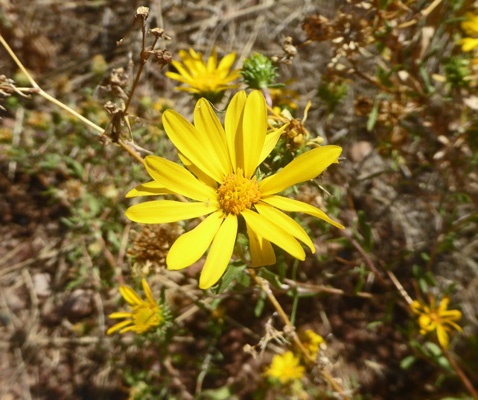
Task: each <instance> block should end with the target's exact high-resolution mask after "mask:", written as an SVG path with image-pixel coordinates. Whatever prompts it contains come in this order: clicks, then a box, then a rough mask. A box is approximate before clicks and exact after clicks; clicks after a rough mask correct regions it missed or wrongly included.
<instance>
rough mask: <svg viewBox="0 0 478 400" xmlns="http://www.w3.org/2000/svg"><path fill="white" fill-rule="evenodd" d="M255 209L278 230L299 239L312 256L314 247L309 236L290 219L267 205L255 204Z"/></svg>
mask: <svg viewBox="0 0 478 400" xmlns="http://www.w3.org/2000/svg"><path fill="white" fill-rule="evenodd" d="M255 207H256V210H257V211H258V212H259V214H261V215H262V216H263V217H265V218H267V219H268V220H269V221H270V222H272V223H273V224H274V225H277V226H278V227H279V228H282V229H284V230H285V231H286V232H288V233H290V234H291V235H292V236H294V237H295V238H296V239H299V240H300V241H301V242H303V243H305V244H306V245H307V246H309V249H310V251H311V252H312V254H313V253H315V246H314V244H313V243H312V240H310V237H309V235H307V233H306V232H305V231H304V229H303V228H302V227H301V226H300V225H299V224H298V223H297V222H295V221H294V220H293V219H292V218H290V217H289V216H287V215H285V214H284V213H283V212H281V211H279V210H278V209H277V208H274V207H272V206H271V205H269V204H265V203H257V204H256V205H255Z"/></svg>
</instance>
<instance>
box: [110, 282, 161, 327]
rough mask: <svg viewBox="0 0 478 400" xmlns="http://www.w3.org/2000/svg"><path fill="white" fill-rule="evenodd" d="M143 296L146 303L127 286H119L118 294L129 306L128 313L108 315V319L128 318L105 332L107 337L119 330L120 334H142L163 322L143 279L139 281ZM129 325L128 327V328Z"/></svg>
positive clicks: (159, 309)
mask: <svg viewBox="0 0 478 400" xmlns="http://www.w3.org/2000/svg"><path fill="white" fill-rule="evenodd" d="M141 283H142V285H143V290H144V294H145V295H146V299H147V301H144V300H142V299H141V297H139V295H138V294H137V293H136V292H135V291H134V290H133V289H131V288H130V287H128V286H120V289H119V290H120V293H121V295H122V296H123V298H124V299H125V300H126V301H127V302H128V303H129V304H130V308H131V311H130V312H115V313H113V314H110V316H109V317H110V318H128V319H127V320H125V321H122V322H119V323H118V324H116V325H113V326H112V327H111V328H110V329H108V331H107V332H106V334H107V335H109V334H110V333H113V332H115V331H117V330H119V329H121V331H120V333H124V332H128V331H133V332H136V333H143V332H146V331H148V330H150V329H151V328H154V327H155V326H158V325H159V324H161V322H162V321H163V316H162V311H161V307H160V306H158V305H157V304H156V302H155V301H154V300H153V296H152V294H151V289H150V288H149V285H148V283H147V282H146V280H145V279H143V280H142V281H141ZM128 325H129V326H128Z"/></svg>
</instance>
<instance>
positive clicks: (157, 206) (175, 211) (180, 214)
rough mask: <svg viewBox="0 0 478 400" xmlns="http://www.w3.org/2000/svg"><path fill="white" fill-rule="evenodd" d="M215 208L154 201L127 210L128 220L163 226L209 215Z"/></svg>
mask: <svg viewBox="0 0 478 400" xmlns="http://www.w3.org/2000/svg"><path fill="white" fill-rule="evenodd" d="M216 210H217V207H214V206H211V205H209V204H207V203H197V202H195V203H182V202H179V201H173V200H155V201H147V202H144V203H140V204H136V205H134V206H132V207H130V208H128V209H127V210H126V212H125V215H126V217H127V218H128V219H130V220H131V221H134V222H140V223H142V224H165V223H168V222H176V221H182V220H185V219H191V218H196V217H200V216H202V215H207V214H211V213H212V212H214V211H216Z"/></svg>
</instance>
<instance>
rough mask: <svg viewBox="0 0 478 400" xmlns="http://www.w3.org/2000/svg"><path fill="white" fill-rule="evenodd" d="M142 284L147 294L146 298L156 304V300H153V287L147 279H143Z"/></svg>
mask: <svg viewBox="0 0 478 400" xmlns="http://www.w3.org/2000/svg"><path fill="white" fill-rule="evenodd" d="M141 285H142V286H143V290H144V294H145V295H146V298H147V299H148V301H149V302H150V304H156V302H155V301H154V300H153V295H152V293H151V289H150V287H149V285H148V282H146V279H144V278H143V279H141Z"/></svg>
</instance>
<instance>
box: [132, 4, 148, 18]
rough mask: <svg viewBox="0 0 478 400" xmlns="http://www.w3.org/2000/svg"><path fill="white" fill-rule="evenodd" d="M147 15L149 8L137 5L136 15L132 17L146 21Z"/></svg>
mask: <svg viewBox="0 0 478 400" xmlns="http://www.w3.org/2000/svg"><path fill="white" fill-rule="evenodd" d="M148 15H149V8H148V7H144V6H141V7H138V9H137V10H136V15H135V16H134V17H135V18H136V19H139V20H142V21H146V20H147V19H148Z"/></svg>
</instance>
